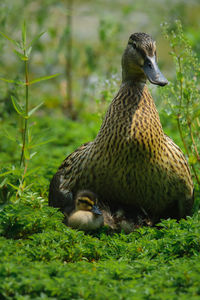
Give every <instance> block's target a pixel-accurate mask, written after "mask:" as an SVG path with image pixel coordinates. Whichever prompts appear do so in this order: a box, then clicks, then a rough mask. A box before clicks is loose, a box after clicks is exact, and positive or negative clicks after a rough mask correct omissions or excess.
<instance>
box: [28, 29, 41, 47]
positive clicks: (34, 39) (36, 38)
mask: <svg viewBox="0 0 200 300" xmlns="http://www.w3.org/2000/svg"><path fill="white" fill-rule="evenodd" d="M44 33H45V31H43V32H41V33H39V34H38V35H36V36H35V37H34V38H33V39H32V41H31V42H30V43H29V46H31V45H33V44H34V43H35V42H36V41H37V40H39V38H40V37H41V36H42V35H43V34H44Z"/></svg>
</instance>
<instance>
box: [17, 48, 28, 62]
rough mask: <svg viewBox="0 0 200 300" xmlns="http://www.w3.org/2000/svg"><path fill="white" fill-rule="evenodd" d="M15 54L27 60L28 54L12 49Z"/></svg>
mask: <svg viewBox="0 0 200 300" xmlns="http://www.w3.org/2000/svg"><path fill="white" fill-rule="evenodd" d="M14 52H15V54H16V55H17V56H18V57H19V58H20V59H21V60H23V61H27V60H28V56H27V55H24V54H22V53H20V52H19V51H17V50H14Z"/></svg>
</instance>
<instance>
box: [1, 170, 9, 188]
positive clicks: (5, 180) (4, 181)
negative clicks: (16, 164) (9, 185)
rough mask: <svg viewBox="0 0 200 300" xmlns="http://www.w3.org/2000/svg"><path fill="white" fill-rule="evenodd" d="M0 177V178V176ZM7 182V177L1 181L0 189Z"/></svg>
mask: <svg viewBox="0 0 200 300" xmlns="http://www.w3.org/2000/svg"><path fill="white" fill-rule="evenodd" d="M6 173H7V172H6ZM0 177H1V174H0ZM7 180H8V177H6V178H4V179H3V181H2V182H1V183H0V188H2V187H3V186H4V185H5V184H6V182H7Z"/></svg>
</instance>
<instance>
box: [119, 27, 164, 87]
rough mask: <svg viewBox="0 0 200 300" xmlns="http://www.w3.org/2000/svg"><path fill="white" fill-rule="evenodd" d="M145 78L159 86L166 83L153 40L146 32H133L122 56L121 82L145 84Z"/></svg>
mask: <svg viewBox="0 0 200 300" xmlns="http://www.w3.org/2000/svg"><path fill="white" fill-rule="evenodd" d="M147 79H148V80H149V81H150V82H151V83H153V84H157V85H160V86H164V85H166V84H167V83H168V81H167V79H166V78H165V77H164V75H163V74H162V73H161V72H160V70H159V68H158V65H157V57H156V43H155V41H154V40H153V39H152V37H151V36H150V35H148V34H146V33H142V32H139V33H134V34H132V35H131V36H130V38H129V40H128V45H127V47H126V49H125V51H124V54H123V56H122V82H123V83H125V82H127V81H134V82H138V83H139V84H145V83H146V80H147Z"/></svg>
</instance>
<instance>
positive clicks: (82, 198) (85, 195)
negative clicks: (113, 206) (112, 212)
mask: <svg viewBox="0 0 200 300" xmlns="http://www.w3.org/2000/svg"><path fill="white" fill-rule="evenodd" d="M97 203H98V198H97V195H96V194H95V193H93V192H91V191H87V190H84V191H80V192H78V194H77V196H76V200H75V205H76V211H79V210H83V211H89V212H92V213H93V214H95V215H102V212H101V211H100V210H99V208H98V206H97Z"/></svg>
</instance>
